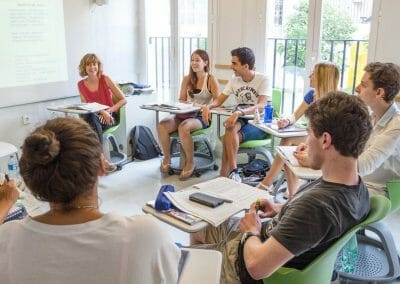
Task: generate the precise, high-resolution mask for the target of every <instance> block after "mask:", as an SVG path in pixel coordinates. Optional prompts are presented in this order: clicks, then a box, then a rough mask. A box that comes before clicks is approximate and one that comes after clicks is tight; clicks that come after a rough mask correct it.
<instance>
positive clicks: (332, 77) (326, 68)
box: [314, 62, 340, 101]
mask: <svg viewBox="0 0 400 284" xmlns="http://www.w3.org/2000/svg"><path fill="white" fill-rule="evenodd" d="M339 77H340V74H339V68H338V67H337V66H336V65H335V64H334V63H332V62H320V63H317V64H316V65H315V66H314V78H315V81H316V86H315V95H314V101H316V100H318V99H320V98H322V97H323V96H325V95H326V94H327V93H329V92H334V91H337V89H338V84H339Z"/></svg>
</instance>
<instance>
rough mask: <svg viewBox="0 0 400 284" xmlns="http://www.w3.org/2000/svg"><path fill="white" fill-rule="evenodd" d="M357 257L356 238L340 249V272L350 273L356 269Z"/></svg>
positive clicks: (354, 236) (352, 238)
mask: <svg viewBox="0 0 400 284" xmlns="http://www.w3.org/2000/svg"><path fill="white" fill-rule="evenodd" d="M357 256H358V246H357V236H356V235H353V236H352V237H351V239H350V240H349V241H348V242H347V243H346V244H345V245H344V247H343V248H342V271H343V272H346V273H351V272H353V271H354V269H355V268H356V263H357Z"/></svg>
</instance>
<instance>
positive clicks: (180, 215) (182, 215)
mask: <svg viewBox="0 0 400 284" xmlns="http://www.w3.org/2000/svg"><path fill="white" fill-rule="evenodd" d="M147 205H149V206H150V207H152V208H154V209H155V200H151V201H149V202H147ZM162 212H163V213H165V214H167V215H169V216H171V217H174V218H175V219H178V220H181V221H183V222H184V223H186V224H188V225H194V224H197V223H198V222H200V221H202V220H201V219H200V218H198V217H196V216H193V215H192V214H189V213H186V212H183V211H179V210H175V209H169V210H166V211H162Z"/></svg>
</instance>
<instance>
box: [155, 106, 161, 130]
mask: <svg viewBox="0 0 400 284" xmlns="http://www.w3.org/2000/svg"><path fill="white" fill-rule="evenodd" d="M159 124H160V112H159V111H158V110H156V129H158V125H159Z"/></svg>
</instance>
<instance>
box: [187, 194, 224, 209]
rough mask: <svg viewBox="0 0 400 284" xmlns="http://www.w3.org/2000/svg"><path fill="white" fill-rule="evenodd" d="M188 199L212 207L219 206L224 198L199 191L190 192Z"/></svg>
mask: <svg viewBox="0 0 400 284" xmlns="http://www.w3.org/2000/svg"><path fill="white" fill-rule="evenodd" d="M189 200H190V201H194V202H197V203H200V204H203V205H205V206H208V207H212V208H215V207H217V206H220V205H221V204H222V203H224V200H223V199H222V198H218V197H214V196H211V195H207V194H205V193H201V192H195V193H192V194H190V195H189Z"/></svg>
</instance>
